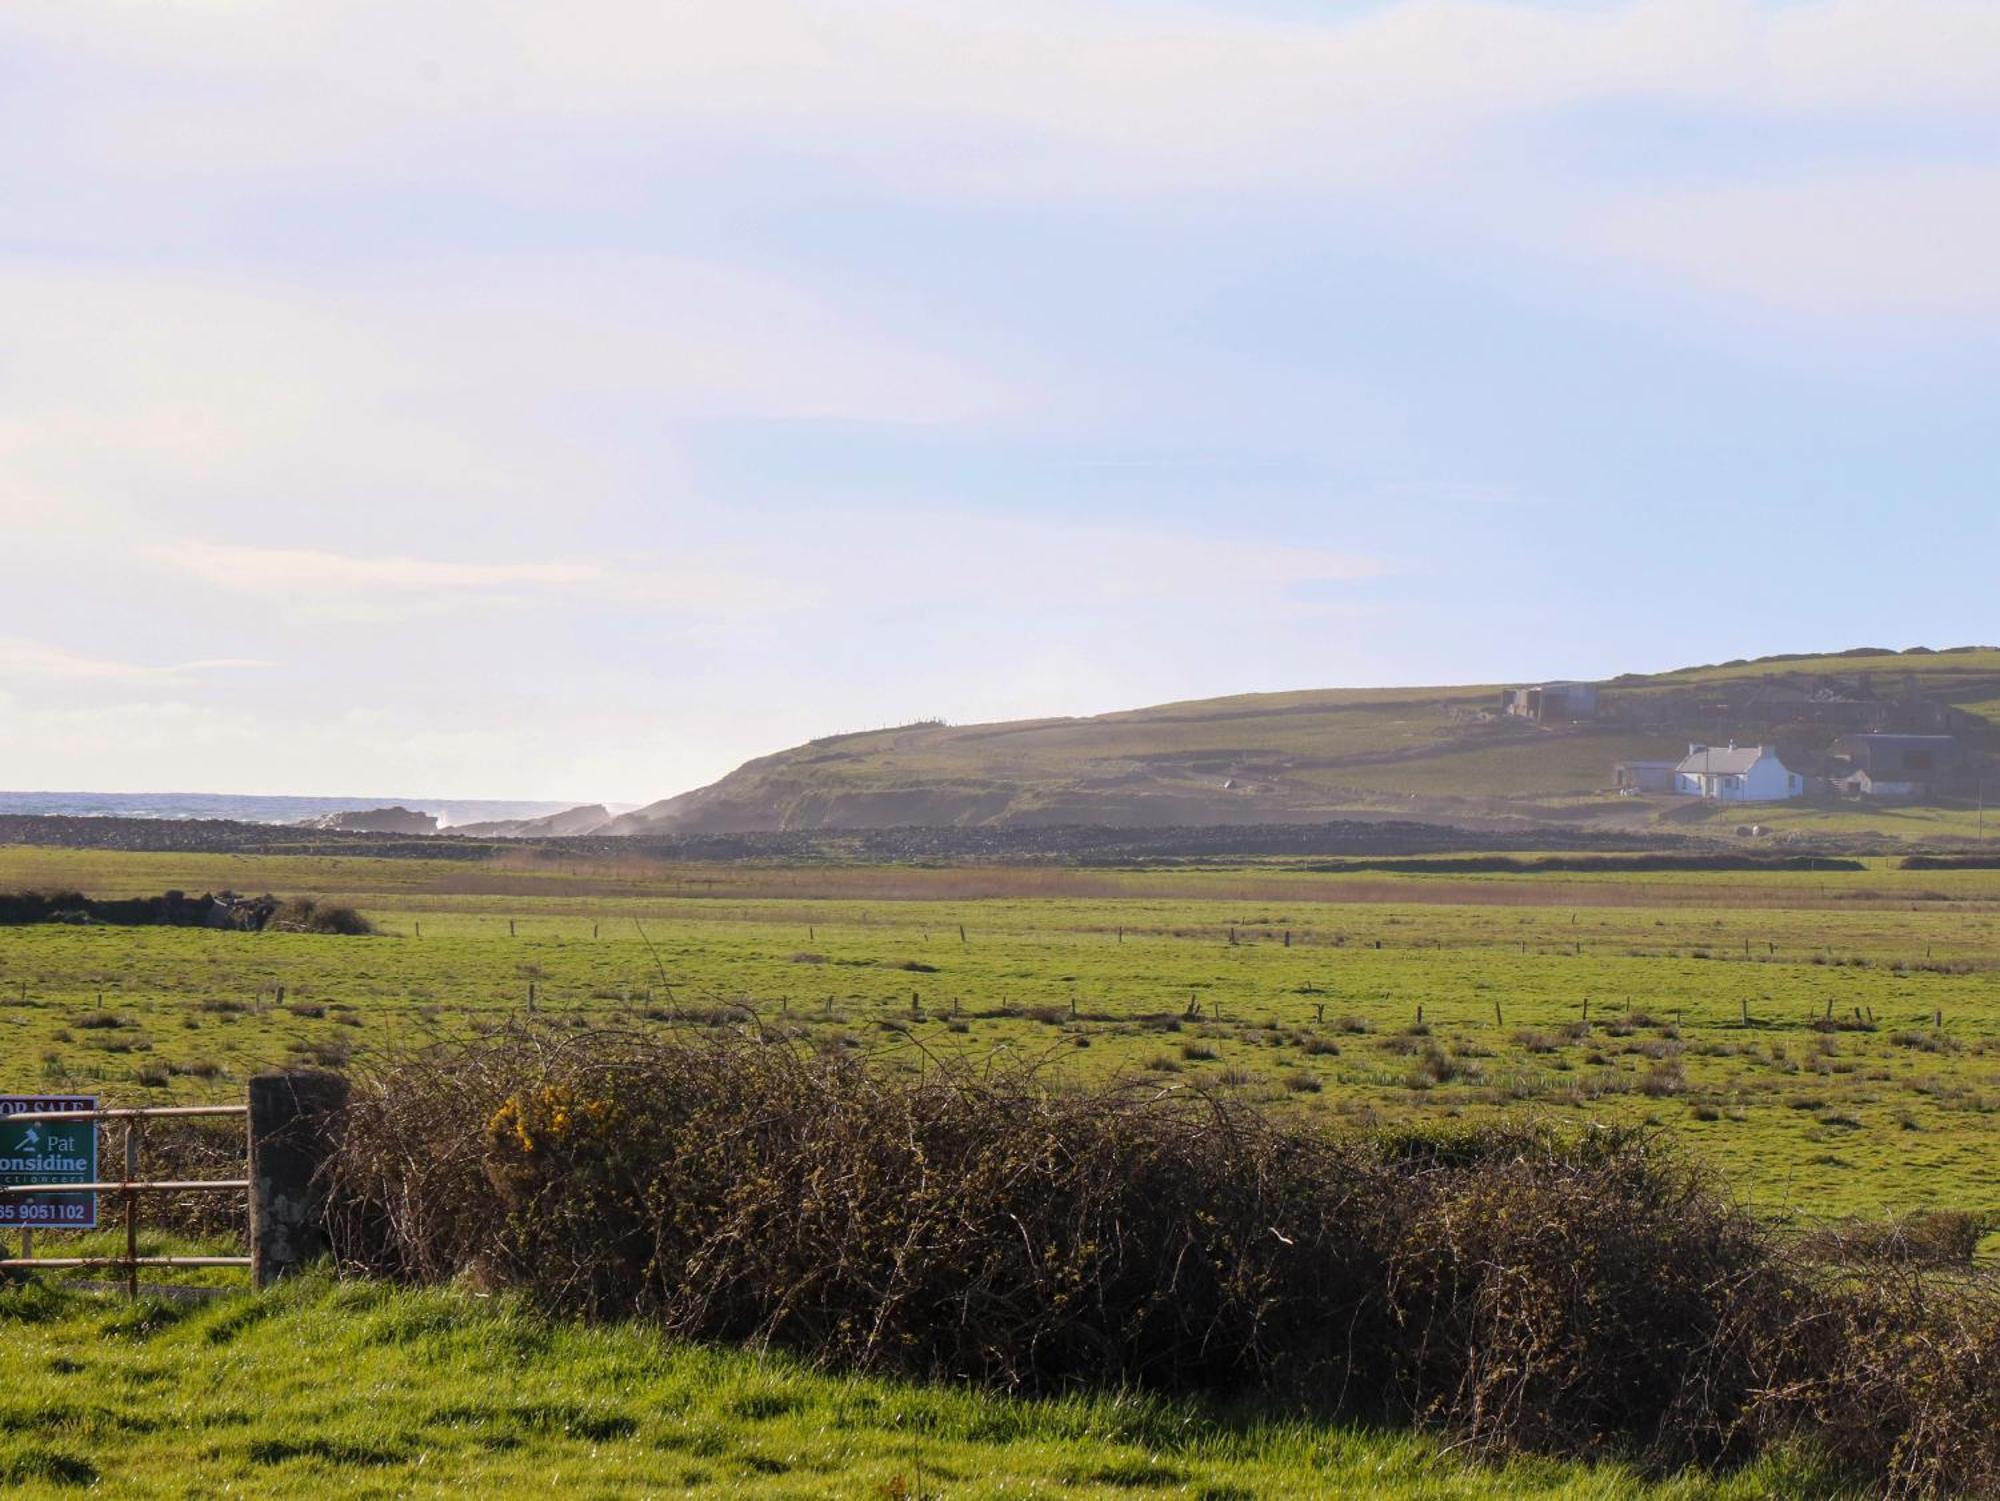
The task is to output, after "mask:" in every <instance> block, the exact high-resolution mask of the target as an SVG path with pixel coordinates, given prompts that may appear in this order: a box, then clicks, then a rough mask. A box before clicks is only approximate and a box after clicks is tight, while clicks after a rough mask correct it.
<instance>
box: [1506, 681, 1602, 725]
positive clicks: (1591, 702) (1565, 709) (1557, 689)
mask: <svg viewBox="0 0 2000 1501" xmlns="http://www.w3.org/2000/svg"><path fill="white" fill-rule="evenodd" d="M1500 711H1501V713H1503V714H1507V715H1510V716H1512V717H1513V718H1515V719H1532V720H1534V721H1535V723H1537V724H1566V723H1568V722H1569V721H1571V720H1576V719H1595V718H1597V685H1596V684H1595V683H1538V684H1536V685H1535V686H1534V687H1532V688H1507V689H1503V690H1502V691H1501V694H1500Z"/></svg>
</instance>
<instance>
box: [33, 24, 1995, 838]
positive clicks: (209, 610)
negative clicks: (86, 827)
mask: <svg viewBox="0 0 2000 1501" xmlns="http://www.w3.org/2000/svg"><path fill="white" fill-rule="evenodd" d="M1995 265H2000V6H1996V5H1994V4H1992V3H1990V0H1974V3H1964V0H1796V3H1788V4H1760V3H1757V0H1601V3H1548V0H1544V3H1534V0H1454V3H1437V0H1377V3H1372V4H1367V5H1337V4H1322V5H1308V4H1304V3H1284V0H1267V3H1261V4H1236V5H1225V4H1210V5H1200V4H1187V5H1179V6H1167V5H1155V4H1145V3H1140V0H1101V3H1097V4H1081V3H1059V0H1027V3H1024V4H1020V5H1013V6H1008V7H993V6H973V5H961V4H956V3H946V0H932V3H927V4H914V3H905V0H866V3H862V0H848V3H826V0H821V3H808V0H731V3H728V4H706V3H684V4H662V3H658V0H579V3H575V4H571V5H567V6H548V5H545V4H537V3H528V0H498V3H480V4H472V3H461V0H399V3H393V4H392V3H387V0H382V3H365V4H363V3H353V0H288V3H278V0H270V3H264V0H183V3H179V4H175V5H158V4H141V3H137V0H127V3H119V4H99V3H91V0H77V3H67V4H62V5H54V4H50V3H47V0H0V525H4V528H5V536H4V540H0V598H4V599H5V601H6V604H7V609H6V612H5V615H4V618H0V786H12V787H53V786H89V787H96V788H103V789H149V790H150V789H161V788H168V787H171V788H175V789H189V790H216V791H227V790H245V791H273V792H278V791H290V792H317V791H334V790H350V789H351V790H354V791H357V792H359V791H366V790H383V791H388V790H392V789H393V790H401V791H412V792H424V793H438V794H452V795H457V796H479V795H486V796H505V797H549V798H578V799H583V798H592V799H597V798H604V799H614V800H635V801H636V800H643V799H650V798H653V797H658V796H663V795H666V794H668V793H672V792H675V791H679V790H683V789H685V788H686V787H689V786H692V785H695V784H697V783H699V782H702V781H705V780H708V779H710V778H712V777H713V776H715V775H718V774H720V773H721V772H723V771H725V770H727V769H728V768H729V767H730V766H732V765H734V764H736V763H737V762H738V761H740V760H742V759H744V758H745V757H747V756H751V755H755V754H758V753H761V752H763V751H766V750H770V749H775V748H777V747H778V746H781V745H784V744H787V743H791V742H794V741H796V740H799V739H802V738H804V737H807V736H810V735H817V734H824V733H829V732H832V731H836V730H842V729H851V728H859V727H865V726H870V725H878V724H884V723H893V722H899V721H903V720H907V719H911V718H916V717H922V716H929V715H944V716H946V717H949V718H951V719H954V720H970V719H980V718H997V717H1013V716H1020V715H1032V714H1041V713H1050V714H1057V713H1087V712H1094V711H1097V710H1103V709H1112V708H1120V707H1128V706H1132V705H1136V704H1142V703H1147V702H1154V701H1159V700H1162V699H1168V698H1179V697H1194V696H1200V695H1206V694H1214V693H1227V692H1237V691H1244V690H1252V689H1282V688H1299V687H1317V686H1342V685H1351V684H1376V683H1425V682H1430V683H1440V682H1467V681H1490V680H1499V679H1504V678H1508V677H1514V676H1531V675H1543V674H1547V675H1555V674H1562V675H1598V674H1608V673H1615V672H1619V671H1624V670H1631V669H1648V668H1660V667H1669V666H1674V665H1680V664H1685V663H1689V662H1698V661H1710V660H1716V659H1720V658H1725V657H1732V656H1738V655H1754V654H1759V653H1764V652H1770V651H1780V650H1796V649H1817V648H1838V647H1844V646H1850V645H1856V644H1870V645H1886V646H1904V645H1911V644H1917V643H1926V644H1932V645H1949V644H1959V643H1965V642H1973V641H1988V640H1993V639H1995V638H1996V637H2000V621H1996V615H1995V611H1994V609H1993V607H1992V603H1991V601H1992V594H1993V591H1992V583H1991V580H1992V578H1993V573H1994V559H1995V552H1996V544H2000V519H1996V517H2000V512H1997V511H1996V506H1995V502H1994V496H1995V484H1996V480H1997V479H2000V473H1996V471H1997V470H2000V462H1996V460H2000V439H1996V436H1995V432H1994V426H1995V424H1994V421H1993V415H1992V414H1993V410H1994V408H1995V405H1996V402H1995V397H1996V395H2000V379H1997V378H2000V342H1996V339H1995V334H1996V331H2000V278H1996V277H1995V276H1994V274H1993V270H1992V268H1993V267H1994V266H1995Z"/></svg>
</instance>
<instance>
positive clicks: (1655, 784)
mask: <svg viewBox="0 0 2000 1501" xmlns="http://www.w3.org/2000/svg"><path fill="white" fill-rule="evenodd" d="M1676 769H1677V763H1675V762H1673V761H1620V762H1619V763H1618V764H1617V765H1616V766H1614V767H1613V768H1612V769H1611V770H1612V775H1613V776H1614V777H1615V778H1616V779H1617V783H1616V785H1617V787H1618V790H1619V791H1620V792H1622V793H1624V794H1625V795H1626V796H1627V797H1637V796H1638V795H1639V794H1640V793H1642V792H1672V791H1673V790H1674V772H1675V770H1676Z"/></svg>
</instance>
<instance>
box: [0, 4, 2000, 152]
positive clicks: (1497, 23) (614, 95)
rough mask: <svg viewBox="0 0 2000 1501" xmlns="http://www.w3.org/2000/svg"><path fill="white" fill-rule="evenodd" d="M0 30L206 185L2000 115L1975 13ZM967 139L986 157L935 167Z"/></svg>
mask: <svg viewBox="0 0 2000 1501" xmlns="http://www.w3.org/2000/svg"><path fill="white" fill-rule="evenodd" d="M0 14H4V15H6V16H7V17H8V18H9V19H10V21H11V22H12V24H13V25H14V26H15V27H16V28H17V29H18V30H19V31H20V32H22V33H24V34H25V36H28V37H33V38H34V39H36V40H37V41H39V42H40V43H41V44H42V45H44V46H47V47H50V48H53V49H56V50H58V51H59V52H62V53H65V54H68V55H73V56H82V57H88V58H93V59H96V60H98V61H100V62H102V63H108V64H110V65H113V66H120V67H128V68H132V69H134V70H143V71H144V73H145V75H146V77H147V79H148V81H149V83H150V84H151V85H152V86H151V87H149V88H148V89H147V90H146V92H145V94H144V95H143V97H142V98H135V101H134V102H133V103H132V104H130V105H128V106H126V107H124V108H123V109H122V110H121V109H119V108H116V107H113V108H109V109H105V110H101V111H99V112H98V113H97V115H96V117H95V118H94V119H93V120H92V121H91V122H88V124H89V126H90V128H92V129H93V130H95V131H96V132H98V135H99V139H100V141H101V142H102V144H103V145H104V146H105V148H106V149H109V150H113V151H117V152H122V153H125V154H127V155H129V156H130V157H132V158H134V159H140V160H145V161H147V162H150V163H154V164H168V165H173V166H176V167H178V168H182V169H187V170H193V171H198V172H201V173H204V174H206V173H212V172H213V171H215V170H216V169H217V168H218V166H224V167H226V166H227V165H228V164H231V163H236V164H239V165H244V166H257V167H264V166H269V165H272V164H275V163H279V162H291V163H310V162H317V161H326V160H335V159H346V160H352V159H354V158H355V157H357V156H363V155H365V156H383V155H393V157H394V158H395V159H396V160H397V161H398V162H400V163H402V164H404V165H406V166H407V165H409V164H411V163H412V162H413V161H419V162H420V160H421V157H422V154H423V151H424V149H425V147H426V146H427V145H433V144H437V143H440V142H442V141H447V140H448V141H450V142H453V143H457V144H459V145H463V144H464V143H466V142H469V141H473V140H477V139H478V132H479V130H480V129H481V128H482V127H489V126H491V125H492V124H494V123H503V124H504V123H508V122H534V121H539V122H545V123H548V122H560V121H577V122H590V121H606V122H617V123H622V124H625V125H627V126H629V127H632V128H635V129H636V128H643V129H646V130H648V131H652V132H662V133H664V134H666V135H680V136H683V137H686V138H695V137H699V136H701V135H703V134H705V133H710V132H713V131H715V130H716V129H717V128H718V127H719V128H721V129H724V130H726V131H729V132H731V133H732V134H734V135H735V136H737V137H738V138H740V139H749V140H764V141H771V142H778V141H782V142H785V143H787V144H788V145H790V146H791V147H792V148H794V149H797V150H800V151H803V152H805V153H806V154H808V155H812V156H818V157H822V158H830V159H845V160H849V161H854V162H858V163H861V164H864V165H866V166H867V167H868V168H869V169H870V170H873V171H877V172H887V173H891V174H893V175H896V176H898V177H900V178H905V179H921V180H925V181H928V182H929V183H931V184H932V185H934V186H938V187H949V188H951V189H953V190H956V191H964V190H967V189H970V190H974V191H979V190H983V189H992V188H1001V189H1005V190H1013V189H1018V188H1026V187H1031V186H1032V187H1039V188H1041V189H1044V190H1046V189H1048V188H1051V187H1055V188H1061V187H1065V186H1070V187H1075V186H1081V185H1083V183H1085V182H1088V183H1089V184H1090V185H1091V186H1092V188H1093V190H1099V191H1131V190H1134V189H1138V190H1149V189H1153V188H1162V187H1172V188H1185V187H1187V186H1190V185H1192V184H1195V183H1199V182H1218V181H1220V182H1236V181H1238V180H1240V178H1241V176H1242V174H1243V173H1244V172H1246V171H1249V172H1255V173H1261V172H1264V171H1266V170H1268V169H1270V168H1271V167H1272V166H1274V165H1275V166H1278V167H1280V168H1281V169H1282V170H1283V171H1284V172H1285V173H1286V174H1287V175H1288V176H1296V175H1297V174H1301V173H1303V174H1304V176H1305V178H1306V179H1307V180H1328V179H1331V180H1342V179H1353V178H1356V177H1360V178H1364V179H1369V180H1373V179H1377V178H1380V177H1381V176H1383V175H1384V174H1385V173H1386V174H1388V175H1392V176H1393V175H1395V174H1396V173H1398V172H1399V171H1401V170H1403V169H1405V168H1407V166H1408V165H1409V164H1410V163H1411V162H1412V161H1415V160H1423V159H1425V158H1427V157H1428V156H1430V155H1432V154H1433V153H1434V152H1435V151H1436V150H1437V149H1439V148H1440V147H1441V146H1443V145H1446V144H1448V143H1451V142H1456V141H1463V140H1466V139H1468V138H1473V137H1476V135H1477V133H1478V132H1480V131H1481V130H1482V129H1483V128H1485V127H1487V126H1489V125H1490V124H1491V123H1492V122H1494V121H1495V120H1496V119H1500V118H1504V117H1507V116H1510V115H1520V114H1523V113H1540V112H1548V111H1553V110H1560V109H1564V108H1570V107H1574V106H1577V105H1588V104H1593V103H1597V102H1601V101H1604V100H1608V99H1627V100H1648V101H1654V102H1667V103H1685V104H1695V105H1724V106H1727V107H1731V108H1739V109H1748V110H1753V111H1757V112H1760V113H1761V112H1765V111H1769V110H1801V111H1848V110H1865V109H1874V108H1884V107H1889V108H1898V109H1912V108H1914V109H1921V110H1926V111H1935V110H1940V109H1966V108H1969V109H1972V110H1975V111H1978V112H1980V113H1982V114H1990V113H1991V112H1992V110H1993V108H1994V105H1995V95H1996V92H2000V10H1996V7H1994V6H1993V5H1991V4H1990V3H1988V0H1809V3H1796V4H1783V5H1778V4H1770V3H1762V0H1627V3H1623V4H1611V5H1591V6H1579V5H1574V4H1547V3H1530V0H1514V3H1491V0H1483V3H1482V0H1404V3H1397V4H1388V5H1381V6H1377V7H1372V8H1370V9H1368V10H1366V11H1363V12H1361V13H1359V14H1348V15H1344V16H1342V15H1338V14H1335V15H1331V16H1326V15H1314V14H1307V15H1302V16H1300V17H1297V18H1286V19H1278V18H1270V17H1265V18H1255V17H1249V16H1245V15H1242V14H1240V13H1237V14H1231V13H1228V12H1226V11H1224V10H1221V9H1219V8H1204V7H1201V6H1198V5H1182V6H1175V7H1167V6H1162V7H1159V8H1157V9H1154V10H1152V11H1150V12H1147V11H1142V10H1140V9H1139V8H1137V7H1133V6H1129V5H1119V6H1111V5H1103V4H1085V3H1064V0H1022V3H1018V4H1015V5H1011V6H1007V7H1004V8H998V9H996V8H994V7H991V6H975V5H971V4H955V5H954V4H943V3H934V0H926V3H916V0H734V3H732V4H729V5H679V6H663V5H658V4H654V3H648V0H580V3H578V4H575V5H570V6H563V7H549V6H546V5H540V4H535V3H533V0H490V3H482V4H477V5H474V4H470V3H467V0H408V3H404V4H401V5H396V6H393V7H391V6H386V5H383V4H380V3H379V0H316V3H304V0H286V3H280V0H265V3H254V4H252V3H245V4H234V5H227V6H210V7H199V6H186V5H181V6H173V7H161V6H125V7H119V8H118V9H117V10H116V11H115V12H107V10H106V8H105V7H102V6H92V5H69V6H48V5H41V4H35V3H33V0H15V3H14V4H12V5H11V6H9V7H7V8H6V10H5V11H4V12H0ZM176 81H177V82H178V83H179V84H180V87H179V89H178V90H176V89H174V88H173V87H172V86H171V85H172V84H173V83H175V82H176ZM246 115H254V117H255V118H256V119H257V120H258V121H259V122H260V128H258V129H255V130H244V129H242V128H241V127H242V123H243V120H244V118H245V117H246ZM966 131H976V132H984V133H988V134H997V135H998V136H999V137H1001V138H1003V139H1002V140H1001V141H1000V142H998V143H997V149H995V143H989V145H988V147H987V148H986V149H982V150H979V151H977V152H966V153H954V152H939V151H937V150H935V149H934V147H935V145H936V143H937V142H938V140H939V139H941V138H950V137H952V136H954V135H958V134H961V133H963V132H966ZM468 165H470V166H472V168H473V170H477V167H476V164H468Z"/></svg>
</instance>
